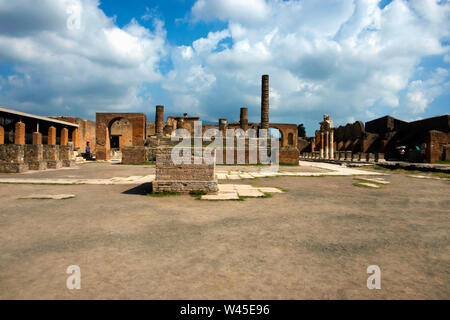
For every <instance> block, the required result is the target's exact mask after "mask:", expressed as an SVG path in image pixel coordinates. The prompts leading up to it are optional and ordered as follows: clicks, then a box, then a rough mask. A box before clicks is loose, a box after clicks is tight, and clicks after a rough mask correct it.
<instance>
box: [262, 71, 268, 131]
mask: <svg viewBox="0 0 450 320" xmlns="http://www.w3.org/2000/svg"><path fill="white" fill-rule="evenodd" d="M261 129H266V130H269V76H268V75H264V76H262V92H261Z"/></svg>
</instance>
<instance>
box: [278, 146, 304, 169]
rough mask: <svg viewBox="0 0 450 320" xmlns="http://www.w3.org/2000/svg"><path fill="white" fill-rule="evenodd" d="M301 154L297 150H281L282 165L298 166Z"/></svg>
mask: <svg viewBox="0 0 450 320" xmlns="http://www.w3.org/2000/svg"><path fill="white" fill-rule="evenodd" d="M299 160H300V152H299V151H298V149H296V148H280V163H285V164H295V165H298V163H299Z"/></svg>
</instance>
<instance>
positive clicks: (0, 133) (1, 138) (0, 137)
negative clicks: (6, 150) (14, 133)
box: [0, 126, 5, 144]
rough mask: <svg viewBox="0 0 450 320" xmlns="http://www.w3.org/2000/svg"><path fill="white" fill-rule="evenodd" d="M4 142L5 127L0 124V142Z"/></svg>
mask: <svg viewBox="0 0 450 320" xmlns="http://www.w3.org/2000/svg"><path fill="white" fill-rule="evenodd" d="M4 143H5V129H4V128H3V127H2V126H0V144H4Z"/></svg>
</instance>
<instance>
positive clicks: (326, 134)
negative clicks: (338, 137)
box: [325, 131, 330, 159]
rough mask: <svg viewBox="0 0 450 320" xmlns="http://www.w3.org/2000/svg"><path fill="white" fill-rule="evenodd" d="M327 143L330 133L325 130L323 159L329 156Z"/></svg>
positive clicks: (328, 142)
mask: <svg viewBox="0 0 450 320" xmlns="http://www.w3.org/2000/svg"><path fill="white" fill-rule="evenodd" d="M329 144H330V133H329V132H328V131H327V132H325V159H329V158H330V153H329V152H330V148H329Z"/></svg>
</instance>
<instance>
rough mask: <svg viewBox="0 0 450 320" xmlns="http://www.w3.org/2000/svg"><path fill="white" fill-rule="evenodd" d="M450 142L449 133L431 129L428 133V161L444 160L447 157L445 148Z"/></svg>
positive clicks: (426, 153)
mask: <svg viewBox="0 0 450 320" xmlns="http://www.w3.org/2000/svg"><path fill="white" fill-rule="evenodd" d="M449 142H450V139H449V135H448V134H447V133H446V132H441V131H437V130H431V131H429V132H428V135H427V140H426V143H427V150H426V152H425V155H426V158H427V160H428V162H430V163H435V162H436V161H439V160H444V159H445V157H447V156H446V155H445V154H444V148H445V147H446V146H447V144H448V143H449Z"/></svg>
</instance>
